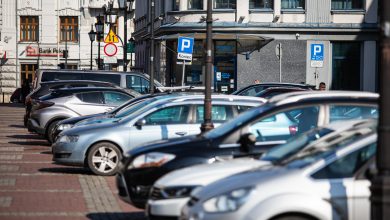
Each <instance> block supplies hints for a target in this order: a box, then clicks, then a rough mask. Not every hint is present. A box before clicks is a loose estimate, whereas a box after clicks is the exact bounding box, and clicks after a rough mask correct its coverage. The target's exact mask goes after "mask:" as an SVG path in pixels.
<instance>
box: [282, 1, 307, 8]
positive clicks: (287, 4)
mask: <svg viewBox="0 0 390 220" xmlns="http://www.w3.org/2000/svg"><path fill="white" fill-rule="evenodd" d="M282 9H305V0H282Z"/></svg>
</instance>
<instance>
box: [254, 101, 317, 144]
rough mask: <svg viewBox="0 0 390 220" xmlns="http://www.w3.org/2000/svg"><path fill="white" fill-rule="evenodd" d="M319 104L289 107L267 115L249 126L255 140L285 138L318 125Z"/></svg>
mask: <svg viewBox="0 0 390 220" xmlns="http://www.w3.org/2000/svg"><path fill="white" fill-rule="evenodd" d="M318 115H319V106H310V107H302V108H296V109H290V110H287V111H282V112H278V113H274V114H271V115H268V116H266V117H264V118H261V119H259V120H258V121H256V122H254V123H252V124H251V125H250V126H249V132H250V133H252V134H254V135H255V136H256V139H257V141H275V140H287V139H288V138H290V137H292V136H294V135H296V134H298V133H303V132H305V131H308V130H309V129H311V128H314V127H317V125H318Z"/></svg>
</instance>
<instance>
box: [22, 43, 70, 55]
mask: <svg viewBox="0 0 390 220" xmlns="http://www.w3.org/2000/svg"><path fill="white" fill-rule="evenodd" d="M63 50H65V49H62V48H59V49H57V48H56V47H33V46H27V47H26V56H28V57H56V56H62V52H63Z"/></svg>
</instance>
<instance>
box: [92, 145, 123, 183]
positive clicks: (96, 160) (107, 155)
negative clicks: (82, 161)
mask: <svg viewBox="0 0 390 220" xmlns="http://www.w3.org/2000/svg"><path fill="white" fill-rule="evenodd" d="M121 159H122V153H121V151H120V150H119V149H118V147H117V146H115V145H114V144H111V143H108V142H101V143H97V144H95V145H93V146H92V147H91V149H90V150H89V152H88V157H87V164H88V167H89V169H91V171H92V172H93V173H95V174H97V175H100V176H111V175H114V174H116V172H117V171H118V165H119V162H120V160H121Z"/></svg>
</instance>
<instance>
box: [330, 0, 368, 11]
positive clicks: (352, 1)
mask: <svg viewBox="0 0 390 220" xmlns="http://www.w3.org/2000/svg"><path fill="white" fill-rule="evenodd" d="M363 3H364V1H363V0H332V10H363V9H364V7H363Z"/></svg>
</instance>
